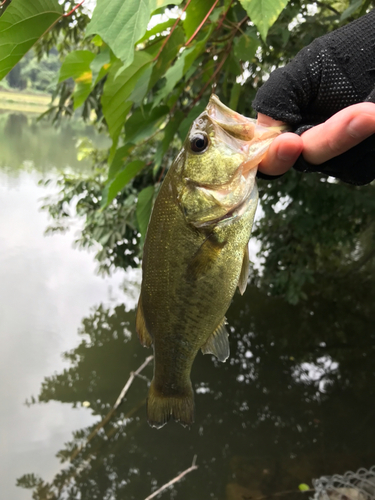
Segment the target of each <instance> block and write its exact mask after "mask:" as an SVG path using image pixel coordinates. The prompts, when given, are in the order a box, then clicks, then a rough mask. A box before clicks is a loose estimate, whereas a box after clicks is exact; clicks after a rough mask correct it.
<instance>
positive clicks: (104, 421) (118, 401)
mask: <svg viewBox="0 0 375 500" xmlns="http://www.w3.org/2000/svg"><path fill="white" fill-rule="evenodd" d="M153 358H154V356H148V358H146V359H145V360H144V362H143V363H142V364H141V366H140V367H139V368H138V369H137V370H136V371H135V372H131V373H130V377H129V379H128V381H127V382H126V384H125V385H124V387H123V389H122V391H121V392H120V395H119V397H118V398H117V399H116V402H115V404H114V405H113V407H112V408H111V410H110V411H109V412H108V413H107V415H106V416H105V417H104V418H103V419H102V420H101V421H100V422H99V423H98V425H97V426H96V427H95V429H94V430H93V431H92V432H91V434H90V435H89V436H88V438H87V439H86V441H85V442H84V443H83V444H82V445H81V446H79V447H78V448H77V449H76V450H74V452H73V453H72V454H71V456H70V461H72V460H74V458H76V456H77V455H78V454H79V453H80V452H81V451H82V450H83V449H84V448H86V446H87V445H88V444H89V442H90V441H91V440H92V439H93V438H94V437H95V436H96V435H97V434H98V432H99V431H100V429H102V428H103V427H104V426H105V425H106V424H107V423H108V422H109V421H110V420H111V418H112V416H113V414H114V413H115V411H116V410H117V408H118V407H119V406H120V404H121V403H122V401H123V399H124V397H125V396H126V393H127V392H128V390H129V388H130V386H131V385H132V383H133V381H134V379H135V377H137V376H139V374H140V373H141V371H142V370H143V369H144V368H145V367H146V366H147V365H148V364H149V362H150V361H151V360H152V359H153Z"/></svg>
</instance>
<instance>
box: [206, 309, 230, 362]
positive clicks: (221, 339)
mask: <svg viewBox="0 0 375 500" xmlns="http://www.w3.org/2000/svg"><path fill="white" fill-rule="evenodd" d="M226 322H227V321H226V319H225V318H223V319H222V321H221V322H220V324H219V326H218V327H217V328H216V330H215V331H214V333H213V334H212V335H211V336H210V337H209V339H208V340H207V342H206V343H205V344H204V345H203V346H202V347H201V349H202V352H203V354H213V355H214V356H216V357H217V359H218V360H219V361H223V362H224V361H226V359H227V358H228V357H229V342H228V332H227V329H226V328H225V325H226Z"/></svg>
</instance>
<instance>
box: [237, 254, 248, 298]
mask: <svg viewBox="0 0 375 500" xmlns="http://www.w3.org/2000/svg"><path fill="white" fill-rule="evenodd" d="M249 269H250V258H249V247H248V245H246V248H245V252H244V256H243V261H242V267H241V273H240V277H239V280H238V289H239V291H240V294H241V295H243V294H244V293H245V290H246V287H247V280H248V278H249Z"/></svg>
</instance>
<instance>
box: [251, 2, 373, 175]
mask: <svg viewBox="0 0 375 500" xmlns="http://www.w3.org/2000/svg"><path fill="white" fill-rule="evenodd" d="M253 107H254V108H255V109H256V110H257V111H258V122H259V123H261V124H263V125H278V124H281V123H287V124H289V126H291V127H292V130H294V132H296V133H297V134H300V136H299V135H296V134H290V133H287V134H282V135H281V136H280V137H278V138H277V139H275V141H274V142H273V144H272V146H271V148H270V150H269V152H268V154H267V156H266V158H265V159H264V160H263V162H262V163H261V165H260V168H259V171H260V172H261V173H260V176H262V173H263V174H268V175H280V174H282V173H284V172H286V171H287V170H288V169H289V168H290V167H291V166H292V165H293V166H294V168H296V169H297V170H300V171H304V172H311V171H313V172H323V173H325V174H327V175H332V176H335V177H338V178H340V179H342V180H343V181H345V182H349V183H351V184H367V183H369V182H371V181H372V180H373V179H374V178H375V136H374V135H373V134H374V133H375V11H372V12H370V13H369V14H367V15H366V16H363V17H362V18H360V19H358V20H357V21H354V22H353V23H350V24H349V25H347V26H345V27H343V28H340V29H338V30H336V31H333V32H332V33H330V34H328V35H325V36H323V37H320V38H317V39H316V40H315V41H314V42H313V43H311V44H310V45H309V46H308V47H306V48H304V49H303V50H302V51H300V52H299V53H298V54H297V56H296V57H295V58H294V59H293V60H292V61H291V62H290V63H289V64H288V65H287V66H285V67H283V68H279V69H277V70H276V71H274V72H273V73H272V74H271V76H270V78H269V80H268V81H267V82H266V83H265V84H264V85H263V86H262V88H261V89H260V90H259V91H258V93H257V95H256V98H255V100H254V102H253ZM301 153H302V155H301ZM266 177H267V176H266Z"/></svg>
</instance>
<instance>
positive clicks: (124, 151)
mask: <svg viewBox="0 0 375 500" xmlns="http://www.w3.org/2000/svg"><path fill="white" fill-rule="evenodd" d="M133 147H134V146H133V145H132V144H125V146H121V148H118V149H117V150H116V153H115V154H114V157H113V160H112V163H111V165H110V167H109V171H108V181H110V180H111V179H113V178H114V177H115V176H116V175H117V173H118V172H119V171H120V170H122V168H123V166H124V164H125V162H126V159H127V157H128V155H129V153H130V151H131V150H132V149H133Z"/></svg>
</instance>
